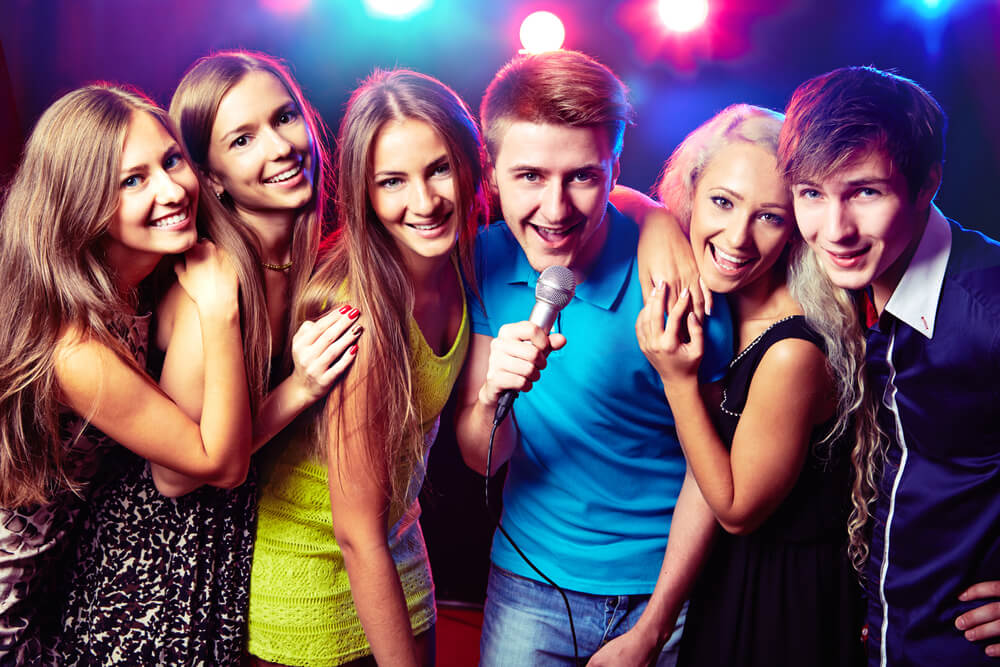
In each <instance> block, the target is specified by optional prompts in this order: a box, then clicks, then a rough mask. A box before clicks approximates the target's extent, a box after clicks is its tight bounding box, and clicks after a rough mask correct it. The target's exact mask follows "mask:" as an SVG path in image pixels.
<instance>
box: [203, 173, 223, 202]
mask: <svg viewBox="0 0 1000 667" xmlns="http://www.w3.org/2000/svg"><path fill="white" fill-rule="evenodd" d="M201 173H202V174H204V176H205V178H206V179H207V180H208V183H209V185H211V186H212V192H214V193H215V196H216V197H221V196H222V193H224V192H225V191H226V188H224V187H223V186H222V181H220V180H219V177H218V176H216V175H215V174H213V173H212V172H210V171H205V170H202V172H201Z"/></svg>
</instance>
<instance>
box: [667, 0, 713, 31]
mask: <svg viewBox="0 0 1000 667" xmlns="http://www.w3.org/2000/svg"><path fill="white" fill-rule="evenodd" d="M657 9H658V10H659V12H660V19H661V20H662V21H663V24H664V25H666V26H667V28H668V29H669V30H673V31H674V32H691V31H692V30H694V29H695V28H697V27H699V26H701V24H702V23H704V22H705V19H706V18H708V0H659V4H658V5H657Z"/></svg>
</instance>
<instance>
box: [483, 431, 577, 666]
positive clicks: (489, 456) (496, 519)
mask: <svg viewBox="0 0 1000 667" xmlns="http://www.w3.org/2000/svg"><path fill="white" fill-rule="evenodd" d="M504 416H506V415H504ZM502 421H503V417H501V418H499V419H494V420H493V429H492V430H491V431H490V448H489V449H488V450H487V451H486V484H485V488H486V511H487V512H489V513H490V516H491V517H492V519H493V521H494V523H495V524H496V527H497V529H498V530H499V531H500V534H501V535H503V536H504V537H505V538H507V541H508V542H510V546H512V547H514V551H516V552H517V555H519V556H520V557H521V558H522V559H524V562H525V563H527V564H528V567H530V568H531V569H532V570H534V571H535V572H536V573H537V574H538V576H540V577H541V578H542V579H544V580H545V581H546V582H548V584H549V585H550V586H552V587H553V588H555V589H556V590H557V591H559V595H560V596H562V601H563V604H565V605H566V616H567V617H569V632H570V635H571V636H572V637H573V661H574V662H575V663H576V664H577V665H579V664H581V663H580V651H579V649H578V648H577V645H576V627H575V626H574V625H573V610H572V609H570V606H569V598H567V597H566V593H565V592H564V591H563V589H561V588H560V587H559V584H557V583H556V582H554V581H552V580H551V579H549V578H548V577H547V576H545V573H544V572H542V571H541V570H539V569H538V568H537V567H535V564H534V563H532V562H531V560H529V559H528V557H527V556H525V555H524V552H523V551H521V548H520V547H518V546H517V544H516V543H515V542H514V540H513V538H511V536H510V535H508V534H507V531H506V530H504V529H503V525H502V524H501V523H500V515H499V514H497V512H496V511H495V510H494V509H493V508H492V507H490V468H492V467H493V438H494V436H496V433H497V427H498V426H500V422H502Z"/></svg>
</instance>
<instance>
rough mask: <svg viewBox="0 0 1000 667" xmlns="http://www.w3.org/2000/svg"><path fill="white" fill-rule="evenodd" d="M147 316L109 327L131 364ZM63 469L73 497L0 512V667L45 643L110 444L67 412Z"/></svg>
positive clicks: (142, 354) (139, 357)
mask: <svg viewBox="0 0 1000 667" xmlns="http://www.w3.org/2000/svg"><path fill="white" fill-rule="evenodd" d="M149 320H150V315H149V314H146V315H138V316H134V317H128V318H125V319H123V320H122V321H121V322H113V323H111V324H110V328H111V329H112V331H114V332H115V333H116V334H117V335H118V336H119V338H121V340H122V341H123V342H124V343H125V345H126V347H127V348H128V350H129V351H130V352H131V354H132V356H133V357H134V358H135V360H136V361H137V362H138V363H139V364H140V365H143V364H145V359H146V345H147V340H148V332H149ZM59 426H60V436H61V440H62V442H63V443H64V444H65V445H66V449H67V455H66V456H67V459H66V463H67V471H68V473H69V475H70V477H71V478H72V479H74V480H76V481H79V482H83V483H84V484H83V486H82V487H81V490H80V493H79V494H74V493H71V492H64V493H61V494H59V495H58V496H56V497H55V498H53V499H52V500H50V501H49V502H48V503H45V504H43V505H36V506H33V507H22V508H17V509H8V508H0V665H35V664H39V663H40V662H42V660H43V658H42V656H43V650H45V649H46V648H49V647H50V646H51V643H52V639H51V635H50V633H51V632H53V631H54V630H55V628H54V627H53V624H54V623H55V622H56V620H57V615H58V612H57V604H58V599H59V595H60V594H61V591H60V590H59V588H58V586H57V585H55V584H56V582H57V581H58V580H59V576H58V572H59V569H60V566H61V560H62V558H63V557H64V555H65V554H66V552H67V551H68V550H70V545H71V543H72V540H73V535H74V532H75V527H76V525H77V524H78V523H79V521H80V519H81V516H82V514H83V512H84V510H85V508H86V503H87V497H88V494H89V493H90V490H91V489H92V485H89V484H87V482H88V480H92V479H94V478H95V475H96V474H97V471H98V468H99V463H100V460H101V458H102V456H104V455H106V454H107V453H108V450H110V449H111V448H113V447H115V442H114V441H113V440H111V439H110V438H108V437H107V436H106V435H104V434H103V433H102V432H100V431H99V430H97V429H96V428H94V427H93V426H89V425H87V423H86V421H85V420H84V419H83V418H81V417H80V416H79V415H77V414H76V413H74V412H70V411H68V410H67V411H65V412H63V413H61V414H60V415H59Z"/></svg>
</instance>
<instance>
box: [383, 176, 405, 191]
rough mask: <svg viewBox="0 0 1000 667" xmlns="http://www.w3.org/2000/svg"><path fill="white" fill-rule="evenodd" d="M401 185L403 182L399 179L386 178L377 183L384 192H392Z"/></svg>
mask: <svg viewBox="0 0 1000 667" xmlns="http://www.w3.org/2000/svg"><path fill="white" fill-rule="evenodd" d="M402 184H403V180H402V179H400V178H386V179H384V180H381V181H379V182H378V186H379V187H380V188H385V189H386V190H394V189H396V188H398V187H399V186H400V185H402Z"/></svg>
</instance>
